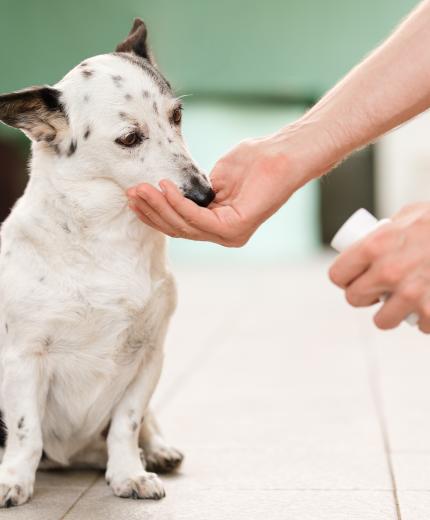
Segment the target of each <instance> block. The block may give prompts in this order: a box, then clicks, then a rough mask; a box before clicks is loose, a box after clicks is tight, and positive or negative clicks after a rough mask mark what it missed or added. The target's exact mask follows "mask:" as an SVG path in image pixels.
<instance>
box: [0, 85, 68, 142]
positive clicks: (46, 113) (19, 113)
mask: <svg viewBox="0 0 430 520" xmlns="http://www.w3.org/2000/svg"><path fill="white" fill-rule="evenodd" d="M60 95H61V93H60V91H59V90H57V89H55V88H52V87H49V86H42V87H30V88H27V89H24V90H19V91H16V92H11V93H10V94H4V95H0V121H3V123H5V124H7V125H9V126H13V127H15V128H20V129H21V130H22V131H23V132H24V133H25V134H26V135H27V136H28V137H29V138H30V139H32V140H35V141H47V142H52V141H53V140H54V139H55V136H56V135H57V132H58V131H59V130H60V129H62V128H64V126H65V125H67V118H66V114H65V111H64V107H63V106H62V104H61V102H60Z"/></svg>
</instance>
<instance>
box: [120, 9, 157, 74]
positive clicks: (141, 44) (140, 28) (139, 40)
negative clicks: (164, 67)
mask: <svg viewBox="0 0 430 520" xmlns="http://www.w3.org/2000/svg"><path fill="white" fill-rule="evenodd" d="M147 36H148V31H147V30H146V25H145V23H144V21H143V20H141V19H140V18H136V19H135V20H134V23H133V27H132V28H131V30H130V32H129V34H128V36H127V38H126V39H125V40H124V41H123V42H121V43H120V44H118V45H117V47H116V49H115V50H116V52H133V53H134V54H136V55H137V56H140V57H141V58H145V59H146V60H148V61H149V62H151V63H152V64H154V60H153V58H152V55H151V52H150V51H149V47H148V42H147Z"/></svg>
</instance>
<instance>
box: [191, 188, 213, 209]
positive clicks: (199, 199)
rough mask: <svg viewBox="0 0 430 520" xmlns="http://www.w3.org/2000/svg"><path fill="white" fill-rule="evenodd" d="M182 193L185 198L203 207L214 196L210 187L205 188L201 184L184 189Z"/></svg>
mask: <svg viewBox="0 0 430 520" xmlns="http://www.w3.org/2000/svg"><path fill="white" fill-rule="evenodd" d="M184 195H185V197H186V198H187V199H190V200H192V201H193V202H195V203H196V204H198V205H199V206H203V207H204V208H206V207H207V206H209V204H210V203H211V202H212V201H213V200H214V198H215V192H214V190H213V189H212V188H211V187H209V188H206V187H203V186H200V187H198V188H197V187H196V188H192V189H190V190H189V191H186V192H185V193H184Z"/></svg>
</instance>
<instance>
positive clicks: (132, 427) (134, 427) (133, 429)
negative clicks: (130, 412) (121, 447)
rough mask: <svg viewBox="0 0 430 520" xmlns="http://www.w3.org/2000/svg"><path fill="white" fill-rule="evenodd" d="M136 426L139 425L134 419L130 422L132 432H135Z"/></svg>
mask: <svg viewBox="0 0 430 520" xmlns="http://www.w3.org/2000/svg"><path fill="white" fill-rule="evenodd" d="M138 426H139V425H138V424H137V422H136V421H133V422H132V423H131V431H132V432H135V431H136V430H137V427H138Z"/></svg>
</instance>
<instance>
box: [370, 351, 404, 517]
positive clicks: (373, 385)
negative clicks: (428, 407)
mask: <svg viewBox="0 0 430 520" xmlns="http://www.w3.org/2000/svg"><path fill="white" fill-rule="evenodd" d="M364 344H365V345H366V344H367V341H366V342H364ZM371 349H372V345H370V347H369V346H367V348H365V358H366V362H367V367H368V378H369V384H370V390H371V394H372V399H373V402H374V405H375V409H376V415H377V417H378V423H379V428H380V431H381V435H382V442H383V446H384V452H385V459H386V463H387V469H388V473H389V476H390V481H391V486H392V493H393V499H394V505H395V509H396V517H397V520H402V513H401V510H400V501H399V494H398V490H397V481H396V475H395V471H394V464H393V459H392V457H391V445H390V438H389V434H388V428H387V420H386V416H385V413H384V406H383V402H382V395H381V388H380V384H379V373H380V370H379V363H378V360H377V359H376V356H375V353H374V351H373V350H371Z"/></svg>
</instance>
